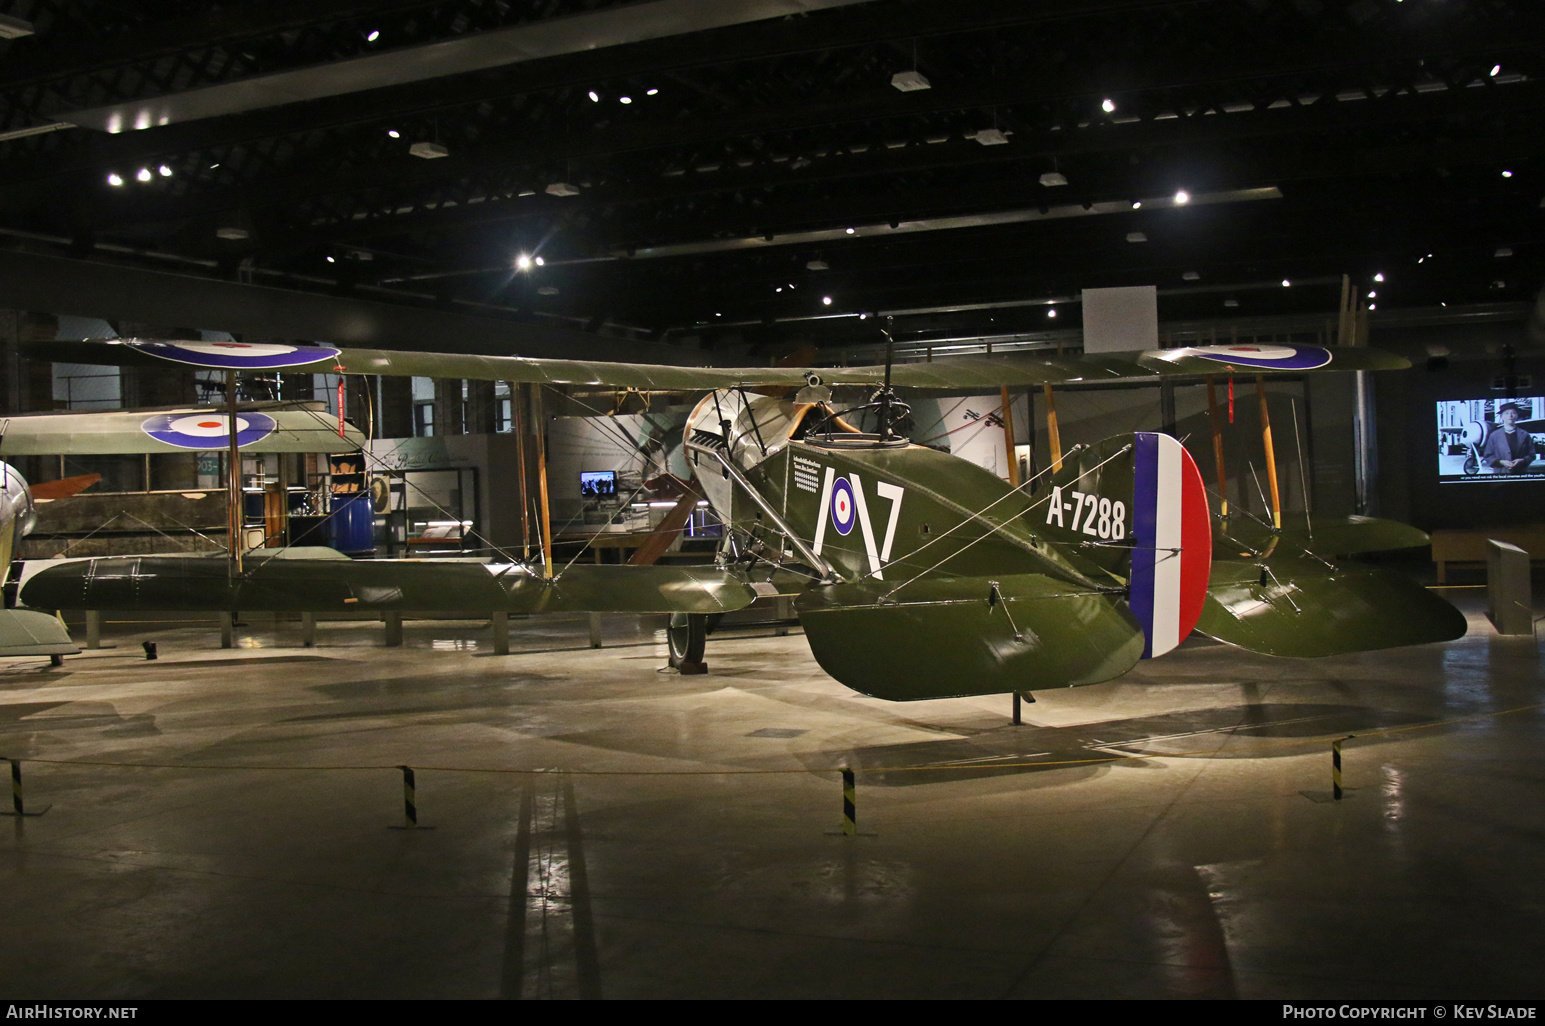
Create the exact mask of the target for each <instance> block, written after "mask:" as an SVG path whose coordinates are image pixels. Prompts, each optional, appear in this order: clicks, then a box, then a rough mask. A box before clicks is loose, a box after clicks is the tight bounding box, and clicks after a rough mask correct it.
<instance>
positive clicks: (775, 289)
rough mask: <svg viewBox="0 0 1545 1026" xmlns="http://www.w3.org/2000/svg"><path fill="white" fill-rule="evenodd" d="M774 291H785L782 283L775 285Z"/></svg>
mask: <svg viewBox="0 0 1545 1026" xmlns="http://www.w3.org/2000/svg"><path fill="white" fill-rule="evenodd" d="M773 291H774V292H782V291H783V286H782V285H774V286H773Z"/></svg>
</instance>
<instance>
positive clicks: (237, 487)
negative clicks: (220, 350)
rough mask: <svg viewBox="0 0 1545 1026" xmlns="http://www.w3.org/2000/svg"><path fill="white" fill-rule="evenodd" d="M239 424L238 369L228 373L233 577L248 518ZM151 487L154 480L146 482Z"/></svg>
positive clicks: (227, 469)
mask: <svg viewBox="0 0 1545 1026" xmlns="http://www.w3.org/2000/svg"><path fill="white" fill-rule="evenodd" d="M238 434H239V432H238V430H237V426H236V372H235V371H234V370H228V371H226V372H225V438H226V455H225V506H226V509H225V526H226V530H227V531H228V532H229V537H228V538H227V541H226V549H227V550H228V561H229V564H230V572H231V576H232V577H238V576H240V575H241V550H242V537H241V525H242V522H243V521H244V520H245V519H246V517H245V515H244V514H245V511H244V510H243V509H242V504H241V449H240V442H239V441H238V439H237V435H238ZM145 484H146V486H147V487H148V486H149V484H150V482H148V481H147V482H145Z"/></svg>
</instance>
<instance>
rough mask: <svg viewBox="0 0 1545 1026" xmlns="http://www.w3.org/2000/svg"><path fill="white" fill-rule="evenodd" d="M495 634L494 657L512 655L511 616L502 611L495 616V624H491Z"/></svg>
mask: <svg viewBox="0 0 1545 1026" xmlns="http://www.w3.org/2000/svg"><path fill="white" fill-rule="evenodd" d="M489 626H490V627H492V628H493V632H494V655H509V654H510V614H509V613H507V612H505V611H504V610H502V609H501V610H500V611H498V612H496V613H494V615H493V622H492V623H490V624H489Z"/></svg>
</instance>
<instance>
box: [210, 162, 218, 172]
mask: <svg viewBox="0 0 1545 1026" xmlns="http://www.w3.org/2000/svg"><path fill="white" fill-rule="evenodd" d="M219 166H220V163H219V161H216V162H215V163H213V164H211V165H209V170H211V171H213V170H214V169H215V168H217V167H219Z"/></svg>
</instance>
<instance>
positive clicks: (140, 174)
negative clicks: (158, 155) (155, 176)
mask: <svg viewBox="0 0 1545 1026" xmlns="http://www.w3.org/2000/svg"><path fill="white" fill-rule="evenodd" d="M134 177H135V178H137V179H139V180H140V181H142V182H148V181H150V168H148V167H142V168H140V169H139V170H138V171H137V172H135V174H134Z"/></svg>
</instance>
